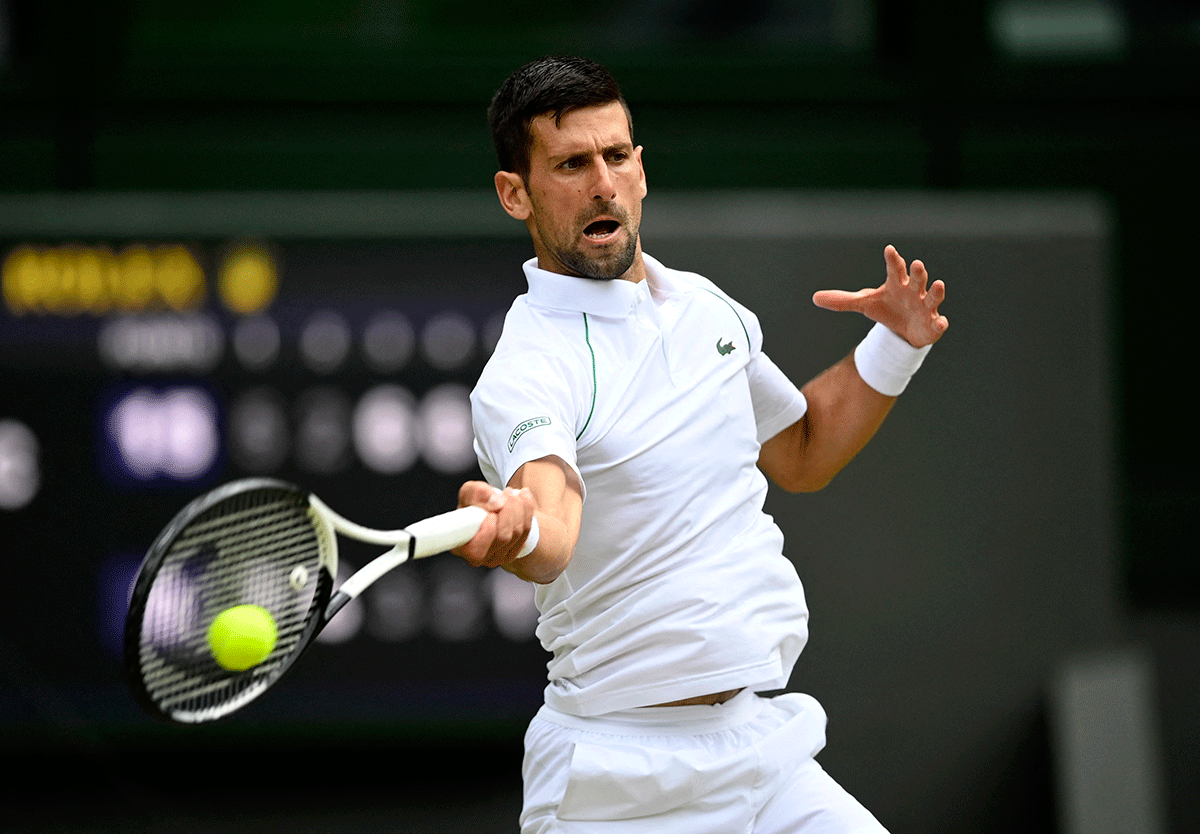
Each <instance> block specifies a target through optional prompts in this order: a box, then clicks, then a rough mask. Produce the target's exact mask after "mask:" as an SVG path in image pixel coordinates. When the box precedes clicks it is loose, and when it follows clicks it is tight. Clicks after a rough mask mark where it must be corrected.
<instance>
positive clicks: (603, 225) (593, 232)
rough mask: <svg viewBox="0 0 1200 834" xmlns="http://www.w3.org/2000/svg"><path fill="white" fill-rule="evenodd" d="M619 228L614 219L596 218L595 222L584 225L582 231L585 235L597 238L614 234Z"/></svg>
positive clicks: (619, 225)
mask: <svg viewBox="0 0 1200 834" xmlns="http://www.w3.org/2000/svg"><path fill="white" fill-rule="evenodd" d="M619 228H621V224H620V223H618V222H617V221H616V220H597V221H596V222H595V223H589V224H587V225H586V226H584V228H583V233H584V235H586V236H587V237H590V238H593V239H597V240H598V239H600V238H605V237H608V236H609V235H612V234H616V231H617V229H619Z"/></svg>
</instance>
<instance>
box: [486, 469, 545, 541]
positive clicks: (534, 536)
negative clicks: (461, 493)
mask: <svg viewBox="0 0 1200 834" xmlns="http://www.w3.org/2000/svg"><path fill="white" fill-rule="evenodd" d="M492 492H494V493H496V494H497V495H503V494H504V490H502V489H500V488H499V487H492ZM532 521H533V524H531V525H530V527H529V535H528V536H526V537H525V544H524V545H523V546H522V547H521V552H520V554H519V555H518V556H517V558H518V559H521V558H524V557H525V556H528V555H529V554H530V553H532V552H533V549H534V548H535V547H537V544H538V539H540V538H541V536H542V534H541V529H540V528H539V527H538V523H537V516H536V515H535V516H534V517H533V519H532Z"/></svg>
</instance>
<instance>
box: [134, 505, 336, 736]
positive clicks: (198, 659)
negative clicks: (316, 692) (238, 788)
mask: <svg viewBox="0 0 1200 834" xmlns="http://www.w3.org/2000/svg"><path fill="white" fill-rule="evenodd" d="M328 538H329V536H328V532H327V531H325V530H324V529H323V528H322V527H321V526H319V525H318V523H316V522H314V521H313V520H312V519H311V518H310V515H309V505H308V501H307V499H306V497H305V496H303V495H300V494H296V493H292V492H288V491H285V490H271V489H262V490H254V491H250V492H246V493H241V494H237V495H234V496H232V497H229V498H227V499H225V500H223V501H221V502H218V503H217V504H216V505H214V506H212V507H210V508H209V509H207V510H205V511H204V512H203V513H201V514H200V515H199V516H197V517H196V518H195V519H193V520H192V521H191V522H190V523H188V524H186V525H185V526H184V528H183V529H182V530H181V531H180V532H179V533H178V534H177V535H176V537H175V538H174V540H173V541H172V542H171V544H170V545H169V546H168V548H167V550H166V553H165V554H164V556H163V558H162V560H161V563H160V565H159V568H158V572H157V575H156V577H155V579H154V583H153V585H152V586H151V588H150V590H149V594H148V596H147V602H146V606H145V611H144V615H143V620H142V624H141V637H140V645H139V659H140V665H141V677H142V680H143V684H144V686H145V688H146V692H147V694H148V695H149V697H150V698H151V700H153V701H154V702H155V703H156V704H157V705H158V707H159V709H161V710H162V711H163V712H164V713H165V714H167V715H170V716H171V717H172V718H174V719H176V720H182V721H188V720H195V721H200V720H207V719H208V718H211V717H214V716H215V715H220V714H224V713H225V712H231V711H233V710H234V709H236V708H237V707H238V706H240V705H241V704H242V703H245V702H246V701H248V700H251V699H252V698H254V697H255V696H256V695H257V694H258V693H259V692H261V691H262V690H263V689H265V688H266V687H267V686H269V685H270V683H271V682H272V681H273V680H274V679H275V678H276V677H277V676H278V675H279V674H282V671H283V669H285V668H286V666H287V665H288V663H289V662H290V659H291V658H292V655H293V653H294V652H296V651H297V650H298V649H299V648H302V645H301V644H302V641H303V639H304V636H305V634H306V632H307V630H308V627H309V623H310V621H311V620H312V619H313V618H314V617H315V616H318V615H319V611H318V608H319V593H318V590H319V588H320V583H322V582H325V581H327V580H326V579H325V572H324V570H323V569H322V567H321V564H322V555H323V554H324V553H325V552H326V551H327V548H328V547H329V543H328ZM242 604H253V605H259V606H262V607H263V608H266V609H267V610H268V611H269V612H270V613H271V615H272V617H273V618H274V620H275V623H276V626H277V629H278V636H277V641H276V645H275V647H274V649H273V650H272V652H271V654H270V655H269V656H268V657H267V658H266V660H264V661H263V662H262V663H261V664H259V665H257V666H255V667H253V668H251V669H249V670H247V671H244V672H231V671H229V670H226V669H224V668H222V667H221V666H219V665H218V664H217V663H216V661H215V660H214V659H213V657H212V653H211V650H210V648H209V645H208V628H209V626H210V625H211V624H212V621H213V619H214V618H215V617H216V616H217V615H218V614H220V613H221V612H222V611H224V610H226V609H227V608H230V607H232V606H235V605H242Z"/></svg>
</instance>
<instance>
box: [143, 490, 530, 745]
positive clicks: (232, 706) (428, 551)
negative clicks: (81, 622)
mask: <svg viewBox="0 0 1200 834" xmlns="http://www.w3.org/2000/svg"><path fill="white" fill-rule="evenodd" d="M486 516H487V512H486V511H485V510H483V509H481V508H479V507H463V508H460V509H457V510H453V511H451V512H448V513H443V514H442V515H436V516H432V517H430V518H426V519H424V520H422V521H418V522H416V523H414V524H411V525H409V526H408V527H406V528H404V529H402V530H372V529H369V528H367V527H363V526H361V525H358V524H355V523H353V522H351V521H347V520H346V519H344V518H342V517H341V516H339V515H338V514H337V513H335V512H334V511H333V510H331V509H330V508H329V507H328V506H326V505H325V503H324V502H322V501H321V500H320V499H319V498H317V496H315V495H313V494H312V493H310V492H308V491H307V490H304V489H301V488H300V487H298V486H295V485H293V484H290V483H287V482H285V481H280V480H275V479H270V478H247V479H243V480H238V481H233V482H230V483H228V484H225V485H223V486H221V487H218V488H217V489H214V490H212V491H211V492H208V493H206V494H204V495H202V496H200V497H199V498H196V499H195V500H194V501H192V502H191V503H190V504H188V505H187V506H186V507H184V508H183V509H182V510H181V511H180V512H179V513H178V514H177V515H176V516H175V518H174V519H172V520H171V522H170V523H169V524H168V525H167V526H166V527H165V528H164V529H163V531H162V532H161V533H160V534H159V535H158V538H157V539H155V540H154V543H153V544H152V545H151V546H150V550H149V551H148V552H147V554H146V558H145V560H144V561H143V562H142V566H141V568H140V569H139V572H138V576H137V580H136V581H135V583H134V588H133V595H132V598H131V600H130V605H129V614H128V616H127V618H126V621H125V665H126V670H127V672H128V675H129V678H130V684H131V687H132V689H133V691H134V694H135V696H136V697H137V699H138V700H139V701H140V702H141V703H142V705H143V706H145V707H146V708H147V709H148V710H149V711H150V712H151V713H152V714H154V715H156V716H158V717H160V718H165V719H167V720H168V721H171V722H175V723H179V724H200V723H204V722H207V721H213V720H216V719H218V718H222V717H224V716H227V715H229V714H230V713H232V712H235V711H236V710H238V709H240V708H242V707H244V706H245V705H246V704H248V703H250V702H251V701H253V700H254V699H255V698H257V697H258V696H259V695H261V694H263V693H264V692H265V691H266V690H267V689H268V688H270V687H271V686H272V685H273V684H274V683H275V682H276V681H278V680H279V678H280V677H281V676H282V675H283V674H284V673H285V672H286V671H287V670H288V669H289V668H290V667H291V666H292V664H294V663H295V662H296V660H297V659H298V658H299V657H300V655H301V654H302V653H303V652H304V650H305V649H306V648H308V646H309V645H310V644H311V643H312V641H313V639H314V638H315V637H316V636H317V635H318V634H319V633H320V632H321V629H323V628H324V627H325V626H326V625H327V624H328V623H329V621H330V620H331V619H333V617H334V615H335V614H337V612H338V611H340V610H341V609H342V608H343V607H344V606H345V605H346V603H348V602H350V601H351V600H352V599H354V598H355V597H357V596H358V595H359V594H361V593H362V592H363V591H364V590H365V589H366V588H367V587H368V586H370V585H371V583H372V582H374V581H375V580H377V579H378V578H379V577H381V576H383V575H384V574H385V573H387V572H388V571H390V570H391V569H393V568H395V567H396V566H397V565H400V564H403V563H404V562H407V561H408V560H409V559H420V558H423V557H425V556H432V555H434V554H436V553H441V552H443V551H446V550H450V549H451V548H455V547H458V546H459V545H461V544H465V543H466V542H468V541H470V540H471V538H472V537H473V536H474V535H475V533H477V532H478V531H479V527H480V525H481V524H482V523H483V520H484V518H485V517H486ZM336 533H341V534H343V535H345V536H348V537H350V538H353V539H358V540H359V541H363V542H367V543H369V544H378V545H386V546H389V547H390V548H391V549H390V550H388V551H387V552H386V553H384V554H383V555H381V556H379V557H377V558H376V559H374V560H373V561H371V562H369V563H368V564H367V565H365V566H364V567H363V568H362V569H360V570H359V571H358V572H357V573H355V574H354V575H353V576H351V577H350V578H349V579H347V580H346V581H345V582H344V583H342V585H341V587H339V588H338V589H337V590H336V591H334V589H333V582H334V578H335V577H336V576H337V558H338V557H337V536H336V535H335V534H336ZM531 538H532V536H531ZM528 547H529V545H528V544H527V548H528ZM245 604H251V605H258V606H261V607H263V608H265V609H267V611H269V612H270V613H271V615H272V617H273V618H274V620H275V624H276V627H277V638H276V642H275V646H274V648H273V649H272V650H271V652H270V654H269V655H267V657H266V659H264V660H263V661H262V662H261V663H259V664H258V665H256V666H253V667H251V668H249V669H246V670H244V671H230V670H228V669H226V668H224V667H223V666H221V665H219V664H218V663H217V662H216V660H215V658H214V657H213V654H212V651H211V649H210V647H209V643H208V636H207V632H208V628H209V626H210V625H211V624H212V622H213V620H214V618H216V616H217V615H218V614H220V613H221V612H222V611H225V610H226V609H228V608H231V607H233V606H236V605H245Z"/></svg>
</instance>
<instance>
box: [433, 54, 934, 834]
mask: <svg viewBox="0 0 1200 834" xmlns="http://www.w3.org/2000/svg"><path fill="white" fill-rule="evenodd" d="M489 119H490V123H491V129H492V133H493V138H494V141H495V144H496V150H497V153H498V156H499V161H500V168H501V170H500V171H499V172H498V173H497V174H496V176H495V186H496V193H497V195H498V196H499V199H500V204H501V205H502V206H503V208H504V210H505V211H507V212H508V213H509V214H510V215H511V216H512V217H514V218H516V219H517V220H521V221H524V223H525V224H526V226H527V227H528V229H529V234H530V236H531V238H532V241H533V250H534V256H535V257H534V258H532V259H531V260H529V261H527V262H526V263H525V264H524V271H525V276H526V278H527V280H528V285H529V291H528V292H527V293H526V294H524V295H522V296H520V297H518V298H517V299H516V301H515V302H514V303H513V305H512V308H511V309H510V310H509V313H508V316H507V318H506V320H505V324H504V333H503V336H502V337H501V339H500V342H499V344H498V345H497V347H496V350H495V353H494V355H493V356H492V358H491V360H490V361H489V362H488V365H487V367H486V368H485V369H484V371H483V373H482V375H481V377H480V379H479V382H478V385H477V386H476V388H475V390H474V392H473V394H472V400H471V402H472V408H473V414H474V423H475V437H476V451H477V453H478V456H479V462H480V466H481V469H482V471H483V473H484V476H485V478H486V479H487V482H486V483H484V482H480V481H472V482H468V483H466V484H464V485H463V486H462V488H461V490H460V492H459V503H460V505H472V504H473V505H477V506H482V507H485V508H486V509H488V510H489V511H490V515H489V517H488V519H487V520H486V521H485V523H484V526H483V528H482V529H481V530H480V532H479V534H478V535H477V536H476V537H475V538H474V539H472V540H471V542H469V543H468V544H467V545H464V546H463V547H461V548H459V549H458V550H457V551H455V552H456V553H457V554H458V555H459V556H461V557H463V558H464V559H465V560H466V561H468V562H469V563H470V564H472V565H478V566H490V567H496V566H500V567H503V568H505V569H506V570H509V571H511V572H513V573H514V574H516V575H517V576H520V577H523V578H525V579H527V580H529V581H531V582H534V583H537V588H536V598H537V605H538V609H539V611H540V617H539V624H538V629H537V634H538V637H539V639H540V640H541V642H542V644H543V645H544V646H545V648H546V649H547V651H549V652H550V654H551V659H550V661H549V663H548V668H549V684H548V686H547V687H546V690H545V705H544V706H543V707H542V708H541V709H540V711H539V712H538V714H537V716H536V717H535V718H534V719H533V721H532V723H531V724H530V727H529V730H528V732H527V734H526V738H525V751H526V752H525V761H524V766H523V774H524V781H525V794H524V807H523V810H522V814H521V827H522V831H523V832H526V834H533V832H613V834H616V832H647V831H653V832H656V834H659V833H660V832H680V833H681V834H683V833H684V832H686V834H698V833H699V832H712V834H733V832H751V831H753V832H762V834H783V832H791V834H795V832H803V833H804V834H818V833H820V834H824V833H825V832H830V833H832V832H856V831H872V832H878V831H882V830H883V828H882V826H881V825H880V824H879V822H877V821H876V819H875V818H874V817H873V816H872V815H871V814H870V813H869V812H868V811H867V810H866V809H865V808H863V807H862V805H860V804H859V803H858V802H857V801H856V800H855V799H854V798H853V797H851V796H850V795H849V794H848V793H847V792H846V791H844V790H843V789H842V788H841V787H840V786H839V785H838V784H837V783H835V782H834V781H833V779H831V778H830V777H829V776H828V775H827V774H826V773H825V772H824V770H823V769H822V768H821V766H820V765H819V764H818V763H817V762H816V761H815V759H814V756H815V755H816V754H817V753H818V751H820V750H821V749H822V748H823V747H824V745H825V713H824V711H823V710H822V708H821V706H820V704H818V703H817V701H816V700H815V699H813V698H812V697H810V696H807V695H804V694H800V693H788V694H783V695H778V696H776V697H763V696H760V695H758V694H757V693H758V692H762V691H768V690H779V689H782V688H784V687H785V686H786V685H787V682H788V677H789V675H790V674H791V671H792V667H793V665H794V664H795V662H796V658H797V656H798V655H799V654H800V651H801V649H802V648H803V647H804V644H805V642H806V640H807V637H808V630H807V621H808V609H807V606H806V603H805V598H804V591H803V588H802V586H801V584H800V580H799V579H798V577H797V575H796V571H795V568H794V567H793V565H792V563H791V562H790V561H789V560H788V559H787V558H786V557H785V556H784V555H783V544H784V543H783V536H782V533H781V532H780V530H779V528H778V527H777V526H776V525H775V523H774V522H773V521H772V519H771V518H770V517H769V516H768V515H766V514H765V513H764V512H763V502H764V497H765V495H766V492H767V477H769V478H770V479H771V480H773V481H774V482H775V483H777V484H779V485H780V486H781V487H783V488H784V489H786V490H789V491H808V490H816V489H820V488H821V487H823V486H825V485H826V484H827V483H829V481H830V479H832V478H833V477H834V475H836V474H837V472H838V471H839V470H841V469H842V467H844V466H845V465H846V464H847V463H848V462H849V461H850V460H851V458H853V457H854V456H855V454H857V453H858V451H859V450H860V449H861V448H862V447H863V446H864V444H866V442H867V441H868V440H869V439H870V438H871V436H872V435H873V434H874V433H875V431H876V430H877V429H878V428H879V426H880V423H881V422H882V421H883V419H884V417H885V416H886V415H887V413H888V411H889V409H890V408H891V407H892V405H893V403H894V402H895V400H896V397H897V396H898V395H899V394H900V392H901V391H903V390H904V387H905V385H906V384H907V383H908V380H909V378H910V377H911V376H912V374H913V373H914V372H915V371H916V370H917V368H918V367H919V366H920V364H921V361H922V359H923V358H924V356H925V354H926V352H927V351H928V350H929V347H930V345H932V344H933V342H935V341H936V340H937V339H938V338H940V337H941V336H942V334H943V333H945V331H946V328H947V326H948V323H947V321H946V318H945V317H944V316H942V315H940V314H939V312H938V305H939V304H940V302H941V301H942V299H943V298H944V296H945V288H944V286H943V284H942V283H941V282H940V281H939V282H935V283H933V284H932V285H928V277H927V274H926V270H925V267H924V266H923V265H922V264H921V263H920V262H919V261H914V262H913V263H912V265H911V268H909V267H908V266H907V265H906V263H905V261H904V260H903V259H902V258H901V256H900V255H899V254H898V253H897V252H896V250H895V249H894V248H892V247H890V246H889V247H887V249H886V250H885V252H884V260H885V267H886V280H885V282H884V283H883V285H882V286H880V287H878V288H876V289H868V290H862V291H860V292H855V293H850V292H841V291H822V292H819V293H817V295H816V296H815V297H814V301H815V302H816V303H817V304H818V305H819V306H821V307H825V308H828V309H832V310H848V311H857V312H860V313H863V314H864V315H866V316H867V317H868V318H870V319H872V320H873V321H875V322H876V324H875V325H874V327H873V328H871V329H870V330H869V332H868V333H867V334H866V337H865V339H864V340H863V342H862V343H861V344H859V345H858V346H857V347H856V348H855V349H854V351H853V352H852V353H851V354H850V355H848V356H847V357H846V358H845V359H843V360H842V361H840V362H838V363H837V364H836V365H834V366H833V367H831V368H829V369H828V370H826V371H825V372H823V373H822V374H820V375H819V376H818V377H817V378H815V379H813V380H812V381H811V382H808V383H807V384H806V385H804V386H803V388H797V387H796V386H795V385H794V384H793V383H792V382H790V381H789V380H788V379H787V378H786V377H785V376H784V375H783V373H782V372H781V371H780V370H779V369H778V368H777V367H776V366H775V365H774V364H773V363H772V362H771V360H770V359H768V358H767V355H766V354H765V353H763V351H762V333H761V331H760V329H759V323H758V320H757V318H755V316H754V314H753V313H752V312H751V311H750V310H748V309H746V308H745V307H743V306H742V305H741V304H739V303H738V302H737V301H735V300H734V299H732V298H730V297H729V296H728V295H726V294H725V293H724V292H722V291H721V290H720V289H719V288H718V287H717V286H716V285H715V284H713V283H712V282H711V281H709V280H708V279H706V278H704V277H701V276H700V275H697V274H694V273H691V272H683V271H679V270H676V269H673V268H670V267H668V266H665V265H664V264H662V263H659V262H658V261H657V260H655V259H654V258H652V257H651V256H649V255H647V254H644V253H643V252H642V245H641V239H640V237H639V233H638V229H639V225H640V221H641V211H642V199H643V198H644V197H645V196H646V174H645V170H644V169H643V165H642V148H641V147H640V146H637V145H635V144H634V143H633V138H632V119H631V116H630V111H629V108H628V106H627V104H626V102H625V101H624V99H623V98H622V95H621V91H620V89H619V88H618V85H617V83H616V81H615V80H614V79H613V77H612V76H611V75H610V74H609V72H608V71H607V70H606V69H605V68H604V67H602V66H599V65H597V64H595V63H592V62H590V61H586V60H582V59H575V58H547V59H542V60H538V61H534V62H532V63H530V64H527V65H526V66H524V67H521V68H520V69H519V70H517V71H516V72H515V73H514V74H513V75H512V76H511V77H510V78H508V80H507V81H505V83H504V84H503V85H502V86H501V87H500V89H499V91H498V92H497V93H496V95H495V97H494V99H493V101H492V104H491V107H490V109H489ZM764 473H765V476H764ZM530 547H532V550H531V551H529V552H528V553H527V554H525V555H522V553H523V551H526V550H529V548H530Z"/></svg>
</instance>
